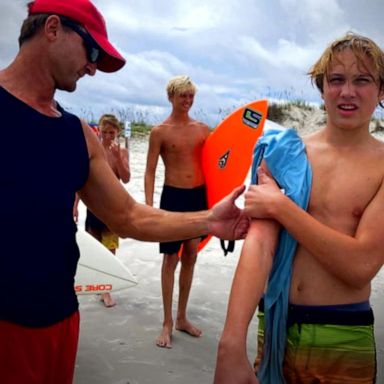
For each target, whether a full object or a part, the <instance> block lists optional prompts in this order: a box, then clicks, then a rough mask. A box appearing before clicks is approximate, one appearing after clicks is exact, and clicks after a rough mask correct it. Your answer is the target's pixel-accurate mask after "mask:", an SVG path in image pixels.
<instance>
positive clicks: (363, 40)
mask: <svg viewBox="0 0 384 384" xmlns="http://www.w3.org/2000/svg"><path fill="white" fill-rule="evenodd" d="M347 48H349V49H351V50H352V52H353V53H354V55H355V56H356V58H357V61H358V63H359V65H363V62H364V59H366V58H368V59H369V60H370V62H371V63H372V65H373V68H374V70H375V73H372V74H371V75H372V76H373V77H374V79H375V81H376V82H377V83H378V86H379V89H380V91H382V90H384V52H383V51H382V49H380V47H379V46H378V45H377V44H376V43H375V42H374V41H373V40H371V39H369V38H368V37H365V36H361V35H358V34H356V33H353V32H348V33H347V34H346V35H345V36H343V37H341V38H340V39H337V40H335V41H334V42H333V43H331V44H330V45H329V46H328V47H327V48H326V50H325V51H324V52H323V54H322V55H321V57H320V58H319V60H317V62H316V63H315V64H314V65H313V66H312V67H311V69H310V70H309V71H308V75H309V76H310V78H311V81H312V83H313V84H315V85H316V87H317V88H318V89H319V90H320V92H321V93H323V91H324V80H325V79H328V74H329V70H330V67H331V65H332V63H334V61H337V58H335V56H336V55H337V54H338V53H340V52H342V51H344V50H345V49H347Z"/></svg>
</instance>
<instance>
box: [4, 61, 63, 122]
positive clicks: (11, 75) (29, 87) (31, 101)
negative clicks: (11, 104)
mask: <svg viewBox="0 0 384 384" xmlns="http://www.w3.org/2000/svg"><path fill="white" fill-rule="evenodd" d="M0 86H2V87H3V88H4V89H5V90H7V91H8V92H9V93H11V94H12V95H13V96H15V97H16V98H18V99H19V100H21V101H23V102H24V103H26V104H28V105H29V106H31V107H32V108H34V109H36V110H37V111H39V112H41V113H43V114H46V115H48V116H53V117H56V116H60V112H59V111H58V110H57V108H56V102H55V101H54V94H55V88H54V87H53V85H52V84H50V82H49V79H48V77H47V75H46V74H44V72H43V71H39V70H38V69H36V68H33V66H31V65H29V63H28V60H26V59H25V58H24V57H23V56H22V55H20V54H19V55H18V56H17V57H16V58H15V60H14V61H13V62H12V63H11V64H10V65H9V66H8V67H7V68H5V69H3V70H2V71H0Z"/></svg>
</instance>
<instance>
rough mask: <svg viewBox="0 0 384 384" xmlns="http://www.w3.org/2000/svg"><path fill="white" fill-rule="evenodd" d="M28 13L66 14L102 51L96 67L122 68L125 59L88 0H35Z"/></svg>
mask: <svg viewBox="0 0 384 384" xmlns="http://www.w3.org/2000/svg"><path fill="white" fill-rule="evenodd" d="M28 7H29V15H34V14H37V13H49V14H55V15H60V16H66V17H68V18H70V19H71V20H73V21H75V22H77V23H79V24H81V25H83V26H84V28H85V29H86V30H87V32H88V33H89V34H90V35H91V36H92V37H93V39H94V40H95V41H96V43H97V44H98V45H99V46H100V48H101V49H102V50H103V51H104V55H102V57H101V58H100V60H99V61H98V62H97V69H99V70H100V71H103V72H115V71H118V70H119V69H120V68H122V67H123V66H124V64H125V59H124V57H123V56H121V55H120V53H119V52H118V51H117V50H116V48H115V47H114V46H113V45H112V44H111V43H110V42H109V40H108V34H107V28H106V24H105V20H104V18H103V16H102V14H101V13H100V12H99V10H98V9H97V8H96V7H95V6H94V5H93V4H92V3H91V2H90V1H89V0H35V1H33V2H31V3H30V4H29V5H28Z"/></svg>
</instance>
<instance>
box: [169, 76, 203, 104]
mask: <svg viewBox="0 0 384 384" xmlns="http://www.w3.org/2000/svg"><path fill="white" fill-rule="evenodd" d="M166 90H167V95H168V99H170V98H171V97H173V96H174V95H176V94H180V93H183V92H186V91H192V92H193V94H195V93H196V90H197V89H196V85H195V84H194V83H193V82H192V80H191V79H190V78H189V77H188V76H184V75H180V76H175V77H172V78H171V79H170V80H169V81H168V84H167V88H166Z"/></svg>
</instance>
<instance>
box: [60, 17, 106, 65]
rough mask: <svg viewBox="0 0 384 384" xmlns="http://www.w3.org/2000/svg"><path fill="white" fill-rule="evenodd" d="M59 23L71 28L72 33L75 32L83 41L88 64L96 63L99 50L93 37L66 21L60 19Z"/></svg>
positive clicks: (76, 25)
mask: <svg viewBox="0 0 384 384" xmlns="http://www.w3.org/2000/svg"><path fill="white" fill-rule="evenodd" d="M60 20H61V23H62V24H63V25H65V26H66V27H68V28H71V29H72V31H74V32H76V33H77V34H78V35H79V36H81V38H82V39H83V41H84V45H85V49H86V51H87V58H88V61H89V62H90V63H97V61H98V60H100V58H101V54H102V52H101V49H100V47H99V45H98V44H97V43H96V41H95V40H94V39H93V37H92V36H91V35H90V34H89V33H87V32H86V31H84V30H83V29H81V28H80V26H79V25H78V24H76V23H74V22H73V21H71V20H68V19H62V18H60Z"/></svg>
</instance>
